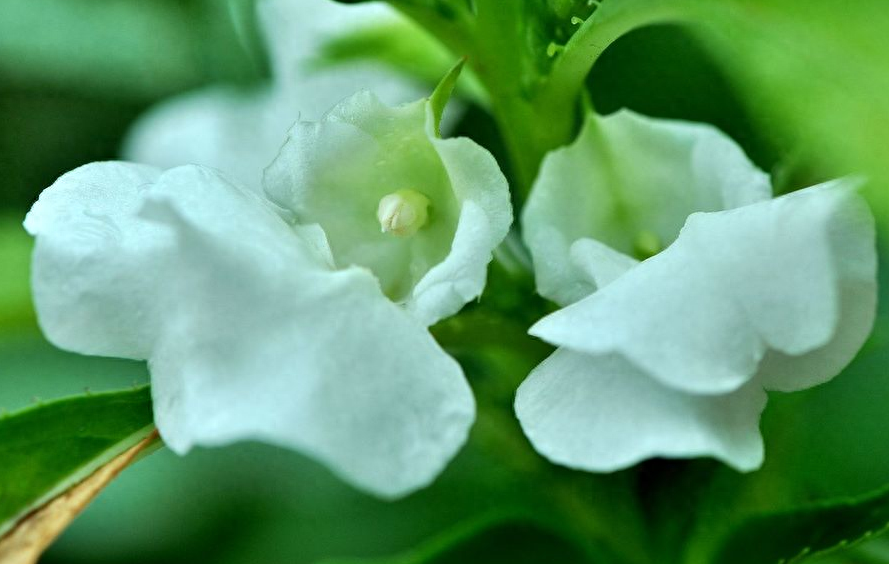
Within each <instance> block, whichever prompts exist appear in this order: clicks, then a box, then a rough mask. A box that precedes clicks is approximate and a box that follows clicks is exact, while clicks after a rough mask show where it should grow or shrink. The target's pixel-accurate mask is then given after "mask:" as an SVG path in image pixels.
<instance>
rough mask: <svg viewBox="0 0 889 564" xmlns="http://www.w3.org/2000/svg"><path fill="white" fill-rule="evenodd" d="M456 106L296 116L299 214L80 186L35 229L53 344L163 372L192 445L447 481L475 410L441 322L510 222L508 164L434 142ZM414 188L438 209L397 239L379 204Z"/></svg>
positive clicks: (347, 106) (278, 179) (178, 430)
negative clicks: (140, 362) (307, 119)
mask: <svg viewBox="0 0 889 564" xmlns="http://www.w3.org/2000/svg"><path fill="white" fill-rule="evenodd" d="M452 79H453V76H452V77H451V80H452ZM446 83H447V81H446ZM445 85H446V86H447V84H445ZM438 94H439V92H437V93H436V95H434V96H433V98H432V100H431V101H421V102H418V103H415V104H411V105H408V106H404V107H401V108H394V109H393V108H388V107H385V106H383V105H381V104H379V103H378V102H376V99H375V98H373V97H372V96H371V95H369V94H360V95H358V96H356V97H354V98H351V99H349V100H347V101H345V102H343V103H342V104H341V105H339V106H337V107H336V108H334V110H333V111H332V112H331V113H330V114H329V115H328V116H327V117H326V118H325V119H324V120H323V121H322V122H321V123H319V124H309V123H300V124H298V125H297V126H296V127H295V129H294V131H293V133H292V134H291V138H290V140H289V141H288V143H287V145H286V146H285V147H284V149H283V151H282V154H281V156H280V157H279V159H278V160H277V161H276V163H275V165H274V166H273V167H272V168H271V171H270V185H269V191H270V194H272V195H273V196H274V199H275V201H277V202H278V203H279V204H281V207H279V206H277V205H275V204H273V203H272V202H271V201H269V200H268V199H267V198H265V197H264V196H260V195H258V194H256V192H254V191H253V190H251V189H249V188H245V187H241V185H239V184H237V183H234V182H230V181H229V180H226V179H225V178H224V177H223V176H222V175H221V174H220V173H218V172H215V171H212V170H211V169H207V168H203V167H197V166H186V167H180V168H176V169H172V170H170V171H168V172H165V173H162V172H161V171H159V170H158V169H155V168H152V167H147V166H143V165H135V164H126V163H97V164H91V165H87V166H85V167H82V168H79V169H77V170H75V171H72V172H70V173H68V174H66V175H64V176H63V177H62V178H60V179H59V180H58V181H57V182H56V183H55V184H54V185H53V186H51V187H50V188H49V189H47V190H46V191H44V193H43V194H42V195H41V197H40V200H39V201H38V202H37V203H36V204H35V205H34V208H33V209H32V210H31V212H30V213H29V214H28V217H27V219H26V228H27V229H28V231H29V232H31V233H32V234H33V235H35V236H36V237H37V242H36V247H35V252H34V261H33V274H32V278H33V289H34V297H35V302H36V306H37V311H38V315H39V319H40V322H41V325H42V327H43V329H44V331H45V333H46V334H47V336H48V337H49V339H50V340H51V341H53V342H54V343H55V344H57V345H58V346H60V347H62V348H65V349H68V350H72V351H76V352H80V353H84V354H95V355H105V356H118V357H126V358H134V359H148V361H149V367H150V370H151V374H152V393H153V396H154V409H155V419H156V423H157V426H158V429H159V430H160V432H161V435H162V437H163V438H164V440H165V441H166V443H167V444H168V445H169V446H170V448H172V449H173V450H174V451H176V452H178V453H184V452H186V451H188V450H189V449H190V448H192V447H193V446H195V445H206V446H212V445H221V444H226V443H230V442H233V441H238V440H245V439H255V440H260V441H265V442H269V443H273V444H278V445H282V446H285V447H289V448H293V449H296V450H299V451H301V452H304V453H306V454H308V455H310V456H313V457H315V458H317V459H319V460H321V461H323V462H324V463H326V464H327V465H329V466H330V467H331V468H332V469H333V470H334V471H335V472H337V473H338V474H339V475H341V476H342V477H343V478H345V479H347V480H349V481H350V482H352V483H354V484H356V485H357V486H359V487H361V488H364V489H366V490H369V491H371V492H374V493H376V494H378V495H381V496H386V497H394V496H399V495H404V494H406V493H408V492H410V491H413V490H415V489H417V488H420V487H423V486H424V485H426V484H428V483H430V482H431V481H432V480H433V479H434V478H435V476H436V475H437V474H438V473H439V472H440V471H441V470H442V468H443V467H444V466H445V464H446V463H447V461H448V460H450V458H451V457H452V456H453V455H454V454H455V453H456V452H457V450H458V449H459V448H460V446H461V445H462V444H463V442H464V441H465V439H466V436H467V433H468V430H469V427H470V425H471V424H472V421H473V419H474V413H475V407H474V400H473V398H472V394H471V391H470V389H469V387H468V385H467V383H466V381H465V379H464V377H463V374H462V371H461V369H460V367H459V365H458V364H457V363H456V362H455V361H454V360H453V359H451V358H450V357H449V356H448V355H447V354H446V353H445V352H444V351H443V350H442V349H441V348H440V347H439V346H438V345H437V344H436V342H435V341H434V340H433V338H432V337H431V335H430V334H429V332H428V330H427V328H426V326H427V325H428V324H429V323H432V322H433V321H435V320H437V319H439V318H441V317H443V316H445V315H449V314H452V313H454V312H456V311H457V310H458V309H459V308H460V307H461V306H462V305H463V304H465V303H466V302H467V301H468V300H470V299H473V298H475V297H477V296H478V295H479V294H480V293H481V290H482V287H483V286H484V278H485V268H486V265H487V263H488V262H489V261H490V259H491V252H492V250H493V248H494V246H496V245H497V244H498V243H499V242H500V240H501V239H503V237H504V236H505V234H506V232H507V230H508V228H509V223H510V221H511V212H510V207H509V196H508V188H507V185H506V181H505V179H504V178H503V176H502V174H501V173H500V171H499V168H497V165H496V163H495V161H494V159H493V157H491V155H490V154H488V153H487V152H486V151H485V150H484V149H482V148H481V147H479V146H477V145H475V144H474V143H472V142H471V141H469V140H466V139H448V140H441V139H439V138H438V137H437V135H436V134H435V128H436V127H437V125H438V120H439V119H440V110H441V108H440V106H441V105H442V103H443V101H442V98H441V96H439V95H438ZM390 134H391V137H390ZM393 143H394V145H393ZM382 156H385V157H386V159H387V160H386V162H385V163H378V161H379V159H381V158H382ZM436 159H437V160H436ZM294 183H296V184H294ZM400 189H410V190H415V191H416V192H418V193H422V194H425V195H426V196H425V198H426V205H427V206H428V216H427V217H425V218H422V217H420V216H419V215H416V216H415V217H414V218H413V220H412V221H413V222H414V223H415V224H416V225H413V226H412V229H413V233H408V232H404V233H401V234H397V233H385V232H382V231H381V225H380V222H379V219H378V211H379V209H378V208H379V204H380V200H381V198H383V197H385V196H386V191H387V190H388V191H389V192H396V191H397V190H400ZM421 220H422V221H421ZM384 227H385V225H384ZM328 241H330V244H328ZM396 302H405V303H406V305H407V307H404V306H402V305H401V304H399V303H396Z"/></svg>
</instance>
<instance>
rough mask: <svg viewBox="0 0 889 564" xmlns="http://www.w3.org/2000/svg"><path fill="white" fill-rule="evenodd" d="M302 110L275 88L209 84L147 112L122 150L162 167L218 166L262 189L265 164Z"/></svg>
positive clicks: (132, 157)
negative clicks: (246, 89) (245, 89)
mask: <svg viewBox="0 0 889 564" xmlns="http://www.w3.org/2000/svg"><path fill="white" fill-rule="evenodd" d="M298 115H299V109H298V107H297V105H296V100H287V99H284V98H283V97H282V96H280V95H279V93H278V92H276V91H274V90H272V89H270V88H261V89H256V90H251V91H242V90H236V89H234V88H231V87H222V86H218V87H209V88H204V89H202V90H198V91H195V92H190V93H188V94H183V95H181V96H177V97H174V98H172V99H170V100H168V101H165V102H164V103H162V104H160V105H158V106H157V107H155V108H154V109H152V110H151V111H149V112H148V113H146V114H145V115H144V116H142V117H141V118H140V119H139V120H138V121H137V122H136V124H135V125H134V126H133V128H132V129H131V130H130V132H129V134H128V135H127V138H126V139H125V140H124V147H123V149H122V152H123V154H124V156H125V157H126V158H127V159H129V160H132V161H136V162H143V163H149V164H152V165H154V166H157V167H160V168H163V169H168V168H173V167H176V166H180V165H185V164H200V165H204V166H209V167H213V168H216V169H219V170H222V171H224V172H225V173H226V174H227V175H228V176H230V177H231V178H233V179H236V180H238V181H239V182H242V183H244V184H245V185H247V186H250V187H252V188H254V189H255V190H257V191H259V190H260V184H261V179H262V170H263V168H265V167H266V166H267V165H268V164H269V162H271V159H272V158H273V157H274V155H275V153H276V152H277V150H278V149H279V148H280V146H281V142H282V141H283V139H284V136H285V135H286V134H287V129H288V128H289V127H290V125H291V123H292V122H293V121H294V120H295V119H296V118H297V116H298Z"/></svg>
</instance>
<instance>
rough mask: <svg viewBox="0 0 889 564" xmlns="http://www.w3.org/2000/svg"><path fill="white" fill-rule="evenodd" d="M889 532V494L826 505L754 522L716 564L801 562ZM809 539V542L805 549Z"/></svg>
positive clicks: (735, 536) (735, 537)
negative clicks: (815, 555)
mask: <svg viewBox="0 0 889 564" xmlns="http://www.w3.org/2000/svg"><path fill="white" fill-rule="evenodd" d="M887 528H889V490H885V491H882V492H879V493H877V494H875V495H872V496H868V497H865V498H862V499H857V500H849V501H847V502H837V503H830V504H823V505H821V506H815V507H809V508H804V509H798V510H795V511H788V512H785V513H779V514H774V515H769V516H766V517H761V518H759V519H755V520H751V521H749V522H747V523H745V524H744V525H742V526H741V527H740V528H739V529H738V530H737V531H735V532H734V533H733V534H732V536H731V537H730V538H729V540H728V541H727V542H726V544H725V545H723V547H722V549H721V550H720V552H719V553H718V555H717V556H716V558H715V559H714V560H713V562H714V564H716V563H719V564H746V563H748V562H750V558H751V556H752V554H751V548H750V547H756V548H755V554H756V562H762V563H763V564H769V563H775V564H779V563H786V564H793V563H794V562H799V561H801V560H802V559H803V558H805V557H806V556H809V555H813V554H818V553H820V552H824V551H828V550H831V549H835V548H840V547H844V546H847V545H849V544H852V543H855V542H857V541H860V540H862V539H867V538H870V537H871V536H873V535H874V534H878V533H880V532H882V531H884V530H886V529H887ZM803 539H805V540H806V541H807V542H805V544H802V543H801V541H802V540H803Z"/></svg>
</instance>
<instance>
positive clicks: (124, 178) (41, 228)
mask: <svg viewBox="0 0 889 564" xmlns="http://www.w3.org/2000/svg"><path fill="white" fill-rule="evenodd" d="M160 174H161V172H160V171H159V170H157V169H154V168H152V167H148V166H143V165H134V164H127V163H94V164H89V165H86V166H83V167H80V168H78V169H76V170H73V171H71V172H69V173H67V174H65V175H64V176H62V177H61V178H59V179H58V180H57V181H56V182H55V183H54V184H53V185H52V186H50V187H49V188H47V189H46V190H44V191H43V193H42V194H41V195H40V199H39V200H38V201H37V203H35V204H34V206H33V208H32V209H31V211H30V212H29V213H28V216H27V217H26V219H25V228H26V229H27V230H28V232H29V233H31V235H33V236H35V237H36V238H37V242H36V245H35V247H34V255H33V259H32V265H31V281H32V288H33V294H34V304H35V307H36V310H37V316H38V319H39V321H40V326H41V327H42V329H43V332H44V334H45V335H46V336H47V338H48V339H49V340H50V341H51V342H52V343H53V344H55V345H56V346H58V347H60V348H63V349H66V350H70V351H74V352H78V353H82V354H90V355H102V356H115V357H122V358H132V359H145V358H148V356H149V353H150V351H151V344H152V342H153V337H154V335H155V334H156V332H157V327H158V323H159V312H158V311H157V310H156V309H155V308H154V307H153V303H154V300H155V299H156V296H157V294H158V292H159V290H160V286H159V281H158V278H157V277H156V274H158V273H162V272H164V271H166V270H167V269H168V266H169V260H168V255H169V253H170V251H171V248H172V246H173V241H172V239H171V237H170V236H169V235H168V234H167V233H166V231H165V230H164V229H161V228H160V227H158V226H156V225H149V224H146V223H145V222H143V221H140V220H139V219H138V218H136V216H135V213H136V211H137V210H138V209H139V207H140V206H141V205H142V201H143V198H144V193H145V191H146V189H147V188H148V187H150V186H151V185H153V184H154V182H155V181H156V180H157V179H158V177H159V176H160ZM149 273H151V274H149Z"/></svg>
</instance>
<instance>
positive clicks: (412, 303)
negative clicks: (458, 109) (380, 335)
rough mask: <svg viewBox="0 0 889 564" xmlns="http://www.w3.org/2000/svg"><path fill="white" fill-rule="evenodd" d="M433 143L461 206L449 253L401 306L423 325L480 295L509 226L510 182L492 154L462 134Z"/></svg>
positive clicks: (444, 316) (445, 315)
mask: <svg viewBox="0 0 889 564" xmlns="http://www.w3.org/2000/svg"><path fill="white" fill-rule="evenodd" d="M433 143H434V144H435V146H436V148H437V151H438V155H439V157H440V158H441V160H442V163H443V164H444V167H445V169H446V170H447V173H448V178H449V180H450V183H451V189H452V190H453V191H454V194H455V195H456V196H457V199H458V200H459V201H460V202H462V210H461V212H460V218H459V220H458V222H457V231H456V233H455V234H454V240H453V242H452V243H451V250H450V253H449V254H448V256H447V257H446V258H445V259H444V260H443V261H442V262H440V263H439V264H437V265H436V266H434V267H433V268H432V269H430V270H429V272H427V273H426V275H425V276H423V278H422V279H420V281H419V282H417V285H416V286H415V287H414V289H413V292H412V293H411V297H410V299H409V300H408V301H407V303H406V304H405V305H406V307H407V308H408V309H409V310H411V311H412V312H414V314H415V315H416V316H417V317H418V319H420V320H421V321H422V322H423V323H424V324H426V325H433V324H434V323H436V322H437V321H439V320H441V319H444V318H446V317H449V316H451V315H453V314H455V313H457V312H458V311H459V310H460V308H462V307H463V306H464V305H465V304H466V303H467V302H469V301H471V300H473V299H475V298H477V297H478V296H480V295H481V293H482V290H484V287H485V281H486V280H487V273H488V263H490V262H491V258H492V253H493V251H494V249H495V248H496V247H497V245H499V244H500V242H501V241H503V239H504V238H505V237H506V234H507V233H508V232H509V226H510V225H512V204H511V203H510V201H509V186H508V185H507V183H506V179H505V178H504V177H503V174H502V173H501V172H500V167H499V166H498V165H497V162H496V161H495V160H494V157H493V156H492V155H491V154H490V153H488V152H487V151H485V150H484V149H482V148H481V147H479V146H478V145H476V144H475V143H474V142H472V141H470V140H469V139H465V138H457V139H433Z"/></svg>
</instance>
